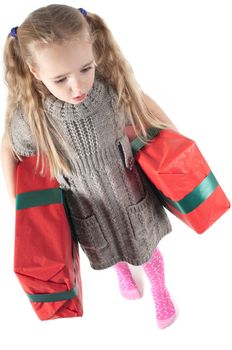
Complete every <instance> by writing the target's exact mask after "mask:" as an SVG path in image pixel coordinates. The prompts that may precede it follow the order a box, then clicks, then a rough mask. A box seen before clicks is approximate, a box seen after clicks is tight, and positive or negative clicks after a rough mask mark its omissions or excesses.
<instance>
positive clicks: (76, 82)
mask: <svg viewBox="0 0 232 350" xmlns="http://www.w3.org/2000/svg"><path fill="white" fill-rule="evenodd" d="M70 89H71V93H72V96H73V97H77V96H81V95H83V93H84V90H83V86H82V83H81V81H80V79H77V78H73V79H72V81H71V82H70Z"/></svg>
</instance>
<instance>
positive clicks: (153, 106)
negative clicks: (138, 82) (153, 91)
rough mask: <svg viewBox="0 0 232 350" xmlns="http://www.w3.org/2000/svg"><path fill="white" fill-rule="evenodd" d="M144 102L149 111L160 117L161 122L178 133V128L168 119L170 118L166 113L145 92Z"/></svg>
mask: <svg viewBox="0 0 232 350" xmlns="http://www.w3.org/2000/svg"><path fill="white" fill-rule="evenodd" d="M143 100H144V102H145V104H146V106H147V107H148V109H150V110H151V111H153V112H154V113H155V115H157V116H158V118H159V120H160V121H161V122H165V123H167V124H169V125H170V129H172V130H175V131H177V132H178V130H177V128H176V126H175V125H174V124H173V123H172V121H171V120H170V119H169V118H168V116H167V115H166V114H165V113H164V111H163V110H162V109H161V108H160V107H159V106H158V105H157V103H156V102H155V101H153V100H152V98H151V97H149V96H148V95H146V94H145V93H144V92H143Z"/></svg>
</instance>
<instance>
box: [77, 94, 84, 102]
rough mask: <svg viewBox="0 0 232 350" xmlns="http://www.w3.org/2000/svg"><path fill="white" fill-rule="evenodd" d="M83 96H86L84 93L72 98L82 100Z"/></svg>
mask: <svg viewBox="0 0 232 350" xmlns="http://www.w3.org/2000/svg"><path fill="white" fill-rule="evenodd" d="M85 97H86V94H82V95H80V96H76V97H74V100H75V101H82V100H83V99H84V98H85Z"/></svg>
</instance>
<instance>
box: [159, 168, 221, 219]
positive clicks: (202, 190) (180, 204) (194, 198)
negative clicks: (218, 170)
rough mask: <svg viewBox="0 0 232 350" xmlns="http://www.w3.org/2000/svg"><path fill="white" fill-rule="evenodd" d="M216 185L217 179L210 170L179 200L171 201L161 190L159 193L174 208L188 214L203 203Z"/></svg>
mask: <svg viewBox="0 0 232 350" xmlns="http://www.w3.org/2000/svg"><path fill="white" fill-rule="evenodd" d="M217 186H218V182H217V179H216V178H215V176H214V175H213V173H212V172H210V173H209V175H208V176H206V177H205V178H204V180H203V181H202V182H201V183H200V184H199V185H198V186H196V187H195V188H194V189H193V191H192V192H190V193H188V194H187V195H186V196H185V197H184V198H182V199H181V200H179V201H173V200H172V199H170V198H168V197H166V196H165V195H164V194H163V193H162V192H161V191H159V194H160V195H161V197H162V198H163V199H164V201H165V202H167V203H169V204H171V205H172V206H173V207H174V208H175V209H177V210H178V211H179V212H181V213H183V214H188V213H190V212H191V211H193V210H194V209H196V208H197V207H198V206H199V205H200V204H201V203H203V202H204V201H205V200H206V199H207V198H209V196H210V195H211V194H212V193H213V192H214V191H215V189H216V188H217Z"/></svg>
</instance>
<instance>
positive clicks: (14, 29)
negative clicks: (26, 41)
mask: <svg viewBox="0 0 232 350" xmlns="http://www.w3.org/2000/svg"><path fill="white" fill-rule="evenodd" d="M17 29H18V27H13V28H11V31H10V35H11V36H13V37H14V38H16V36H17Z"/></svg>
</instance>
